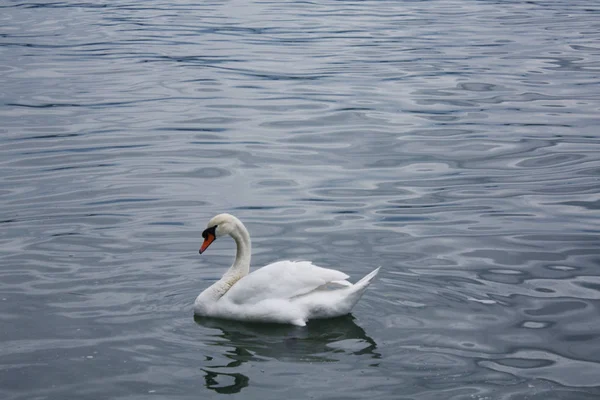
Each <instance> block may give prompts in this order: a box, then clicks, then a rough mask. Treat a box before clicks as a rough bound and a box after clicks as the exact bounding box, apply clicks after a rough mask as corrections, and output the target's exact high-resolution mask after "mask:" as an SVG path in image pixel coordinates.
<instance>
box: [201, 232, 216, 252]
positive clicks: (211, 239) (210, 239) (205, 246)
mask: <svg viewBox="0 0 600 400" xmlns="http://www.w3.org/2000/svg"><path fill="white" fill-rule="evenodd" d="M214 241H215V235H213V234H211V233H209V234H207V235H206V239H204V243H202V246H200V251H199V253H200V254H202V253H204V252H205V251H206V249H208V246H210V244H211V243H212V242H214Z"/></svg>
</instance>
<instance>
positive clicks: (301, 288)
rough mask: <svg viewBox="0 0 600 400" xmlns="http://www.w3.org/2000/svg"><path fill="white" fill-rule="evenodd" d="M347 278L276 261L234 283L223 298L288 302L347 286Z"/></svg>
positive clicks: (239, 301)
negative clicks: (328, 287) (320, 289)
mask: <svg viewBox="0 0 600 400" xmlns="http://www.w3.org/2000/svg"><path fill="white" fill-rule="evenodd" d="M347 278H348V275H346V274H345V273H343V272H340V271H336V270H334V269H327V268H321V267H317V266H316V265H313V264H312V263H311V262H310V261H279V262H275V263H273V264H269V265H267V266H265V267H262V268H260V269H258V270H256V271H254V272H252V273H251V274H249V275H246V276H245V277H243V278H242V279H240V280H239V281H237V282H236V283H235V284H234V285H233V286H232V287H231V289H229V290H228V291H227V293H226V294H225V295H224V296H223V299H227V300H229V301H232V302H234V303H237V304H242V303H245V304H248V303H250V304H252V303H257V302H259V301H262V300H266V299H289V298H291V297H295V296H300V295H302V294H305V293H308V292H311V291H313V290H315V289H317V288H318V287H320V286H324V285H328V284H331V285H334V286H338V287H339V286H348V285H351V284H350V283H349V282H346V279H347Z"/></svg>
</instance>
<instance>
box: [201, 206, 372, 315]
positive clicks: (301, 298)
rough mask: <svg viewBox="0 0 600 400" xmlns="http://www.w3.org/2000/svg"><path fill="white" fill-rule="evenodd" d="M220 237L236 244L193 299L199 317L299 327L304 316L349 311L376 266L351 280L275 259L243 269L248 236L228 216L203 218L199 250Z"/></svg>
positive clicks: (304, 263)
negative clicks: (231, 257)
mask: <svg viewBox="0 0 600 400" xmlns="http://www.w3.org/2000/svg"><path fill="white" fill-rule="evenodd" d="M225 235H229V236H231V237H232V238H233V240H234V241H235V244H236V245H237V252H236V255H235V261H234V262H233V265H232V266H231V267H230V268H229V269H228V270H227V272H225V274H224V275H223V277H222V278H221V279H220V280H219V281H217V282H216V283H214V284H213V285H211V286H210V287H208V288H207V289H206V290H204V291H203V292H202V293H200V295H198V297H197V298H196V301H195V302H194V314H195V315H197V316H200V317H213V318H223V319H230V320H238V321H248V322H266V323H281V324H293V325H297V326H305V325H306V322H307V321H308V320H309V319H319V318H333V317H339V316H342V315H346V314H349V313H350V311H351V310H352V307H354V305H355V304H356V303H357V302H358V300H359V299H360V297H361V296H362V294H363V293H364V291H365V289H366V288H367V286H369V284H370V283H371V282H372V281H373V279H374V278H375V277H376V276H377V273H378V272H379V268H381V267H378V268H376V269H375V270H374V271H372V272H370V273H369V274H367V275H366V276H365V277H364V278H362V279H361V280H359V281H358V282H357V283H355V284H352V283H350V282H348V281H347V279H348V278H349V277H348V275H346V274H345V273H343V272H341V271H337V270H334V269H328V268H321V267H317V266H316V265H314V264H313V263H311V262H310V261H278V262H275V263H272V264H269V265H266V266H264V267H262V268H260V269H257V270H256V271H254V272H252V273H249V271H250V250H251V248H250V234H249V233H248V230H247V229H246V227H245V226H244V224H242V222H241V221H240V220H239V219H237V218H236V217H234V216H233V215H231V214H219V215H217V216H215V217H213V218H212V219H211V220H210V221H209V222H208V225H207V227H206V229H205V230H204V232H202V237H203V238H204V242H203V243H202V246H201V247H200V251H199V253H200V254H202V253H204V252H205V251H206V249H207V248H208V246H210V244H211V243H212V242H214V241H215V239H217V238H218V237H221V236H225Z"/></svg>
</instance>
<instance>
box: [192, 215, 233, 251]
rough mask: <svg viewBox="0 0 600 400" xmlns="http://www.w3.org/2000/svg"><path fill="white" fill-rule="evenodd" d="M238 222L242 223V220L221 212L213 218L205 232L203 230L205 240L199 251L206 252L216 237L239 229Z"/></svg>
mask: <svg viewBox="0 0 600 400" xmlns="http://www.w3.org/2000/svg"><path fill="white" fill-rule="evenodd" d="M238 223H239V224H241V222H240V220H239V219H237V218H236V217H234V216H233V215H231V214H219V215H217V216H215V217H213V218H211V220H210V221H208V224H207V225H206V229H205V230H204V232H202V237H203V238H204V242H203V243H202V246H201V247H200V251H199V253H200V254H202V253H204V251H205V250H206V249H207V248H208V246H210V244H211V243H212V242H214V241H215V239H216V238H218V237H221V236H225V235H230V234H231V233H232V232H233V231H235V230H236V229H238V228H237V227H238Z"/></svg>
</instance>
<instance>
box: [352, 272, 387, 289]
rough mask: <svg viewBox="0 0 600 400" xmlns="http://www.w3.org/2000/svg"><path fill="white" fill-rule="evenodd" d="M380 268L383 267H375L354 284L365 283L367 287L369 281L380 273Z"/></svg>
mask: <svg viewBox="0 0 600 400" xmlns="http://www.w3.org/2000/svg"><path fill="white" fill-rule="evenodd" d="M380 269H381V267H377V268H375V269H374V270H373V271H371V272H369V273H368V274H367V275H365V276H364V277H363V278H362V279H361V280H360V281H358V282H356V283H355V284H354V286H361V285H364V286H365V287H366V286H368V285H369V283H371V281H372V280H373V279H375V277H376V276H377V274H378V273H379V270H380Z"/></svg>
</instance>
